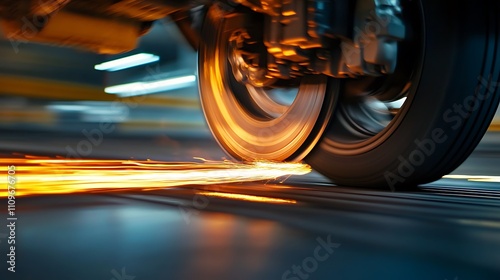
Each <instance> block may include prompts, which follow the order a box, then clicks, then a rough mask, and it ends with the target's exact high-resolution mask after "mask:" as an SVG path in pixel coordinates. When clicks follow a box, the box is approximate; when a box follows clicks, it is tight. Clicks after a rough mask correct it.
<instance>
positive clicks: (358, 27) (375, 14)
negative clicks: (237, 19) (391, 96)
mask: <svg viewBox="0 0 500 280" xmlns="http://www.w3.org/2000/svg"><path fill="white" fill-rule="evenodd" d="M233 2H235V3H238V4H242V5H244V6H246V7H248V8H250V9H252V10H253V11H256V12H259V13H261V14H263V15H264V38H263V40H264V45H265V46H266V48H267V53H268V54H269V57H268V58H267V59H266V60H267V68H268V73H267V74H266V75H267V76H273V77H276V78H280V79H290V78H294V77H296V76H300V75H304V74H308V73H312V74H325V75H328V76H332V77H337V78H349V77H359V76H382V75H387V74H390V73H393V72H394V70H395V68H396V64H397V56H398V51H397V49H398V42H399V41H401V40H403V39H404V38H405V26H404V24H403V21H402V20H401V18H400V15H401V10H402V8H401V5H400V3H399V0H357V1H350V0H314V1H312V0H311V1H305V0H233ZM261 57H264V56H263V55H262V56H261Z"/></svg>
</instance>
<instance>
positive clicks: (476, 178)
mask: <svg viewBox="0 0 500 280" xmlns="http://www.w3.org/2000/svg"><path fill="white" fill-rule="evenodd" d="M443 178H445V179H457V180H467V181H470V182H487V183H500V176H488V175H484V176H483V175H446V176H444V177H443Z"/></svg>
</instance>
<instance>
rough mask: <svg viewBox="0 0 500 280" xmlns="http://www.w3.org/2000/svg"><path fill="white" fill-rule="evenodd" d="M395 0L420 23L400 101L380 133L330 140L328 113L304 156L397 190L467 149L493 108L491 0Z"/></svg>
mask: <svg viewBox="0 0 500 280" xmlns="http://www.w3.org/2000/svg"><path fill="white" fill-rule="evenodd" d="M402 2H413V3H417V4H418V5H417V6H420V9H421V11H418V10H416V9H415V8H414V9H415V10H414V11H413V12H416V13H419V14H420V15H419V16H421V17H422V22H423V25H422V33H421V35H422V36H423V45H422V48H423V52H422V53H421V54H422V59H421V63H420V66H419V67H417V68H419V69H416V70H418V71H417V72H416V73H415V75H414V76H413V83H412V86H411V88H410V91H409V94H408V98H407V101H406V102H405V105H404V106H403V107H402V108H401V110H400V112H399V113H398V114H397V115H396V117H395V118H394V119H393V121H392V122H391V123H390V124H389V125H388V126H387V127H386V128H385V129H384V130H383V131H382V132H380V133H378V134H377V135H376V136H374V137H370V138H369V139H365V140H363V141H358V142H356V143H344V142H342V141H340V140H338V138H337V137H336V136H335V134H336V133H337V131H336V127H337V126H336V125H335V116H334V119H333V120H332V123H331V124H330V126H329V128H328V129H327V132H326V133H325V134H324V136H323V138H322V140H321V142H320V143H319V144H318V145H317V146H316V147H315V149H314V150H313V151H312V152H311V153H310V154H309V155H308V156H307V158H306V161H307V162H308V163H309V164H310V165H311V166H312V167H313V168H314V169H316V170H317V171H319V172H320V173H322V174H324V175H326V176H327V177H329V178H331V179H332V180H333V181H334V182H335V183H337V184H339V185H348V186H359V187H382V188H387V187H388V186H389V187H391V188H397V189H401V188H407V187H413V186H416V185H418V184H422V183H426V182H431V181H434V180H437V179H439V178H441V177H442V176H443V175H445V174H448V173H449V172H451V171H453V170H454V169H455V168H457V167H458V166H459V165H460V164H461V163H462V162H463V161H464V160H465V159H466V158H467V157H468V156H469V155H470V153H471V152H472V151H473V150H474V148H475V147H476V145H477V144H478V143H479V141H480V140H481V138H482V136H483V135H484V133H485V132H486V130H487V128H488V126H489V124H490V122H491V119H492V118H493V116H494V114H495V111H496V109H497V107H498V103H499V98H500V95H499V94H498V81H499V74H500V72H499V71H500V67H499V66H500V56H499V50H500V49H499V35H500V26H499V16H500V9H499V2H498V1H496V0H491V1H489V0H479V1H478V0H476V1H460V2H453V3H451V2H449V1H444V0H420V1H402ZM414 7H416V6H414ZM408 59H409V58H408ZM460 107H462V109H460Z"/></svg>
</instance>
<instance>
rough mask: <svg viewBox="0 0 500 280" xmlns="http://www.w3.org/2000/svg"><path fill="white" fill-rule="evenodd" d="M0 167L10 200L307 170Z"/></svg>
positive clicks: (116, 164) (61, 163) (67, 164)
mask: <svg viewBox="0 0 500 280" xmlns="http://www.w3.org/2000/svg"><path fill="white" fill-rule="evenodd" d="M0 165H1V166H4V167H5V173H4V174H5V175H7V171H6V169H7V166H9V165H15V166H16V180H17V183H16V196H22V195H35V194H36V195H40V194H61V193H77V192H89V191H101V190H111V189H140V190H145V189H148V190H150V189H161V188H166V187H175V186H184V185H211V184H222V183H235V182H251V181H261V180H272V179H276V178H280V177H285V176H291V175H304V174H307V173H309V172H310V171H311V168H310V167H309V166H308V165H306V164H301V163H273V162H261V161H257V162H253V163H235V162H230V161H208V160H203V162H161V161H151V160H148V161H135V160H79V159H50V158H37V157H25V158H2V159H0ZM6 196H7V189H6V188H4V189H3V190H0V197H6Z"/></svg>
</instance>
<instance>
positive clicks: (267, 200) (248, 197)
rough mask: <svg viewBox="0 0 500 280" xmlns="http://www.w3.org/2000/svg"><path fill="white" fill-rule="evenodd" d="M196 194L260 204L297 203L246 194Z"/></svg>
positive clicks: (289, 200)
mask: <svg viewBox="0 0 500 280" xmlns="http://www.w3.org/2000/svg"><path fill="white" fill-rule="evenodd" d="M198 194H199V195H203V196H214V197H220V198H229V199H236V200H246V201H252V202H262V203H284V204H295V203H297V201H296V200H293V199H281V198H274V197H266V196H256V195H247V194H236V193H223V192H199V193H198Z"/></svg>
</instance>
